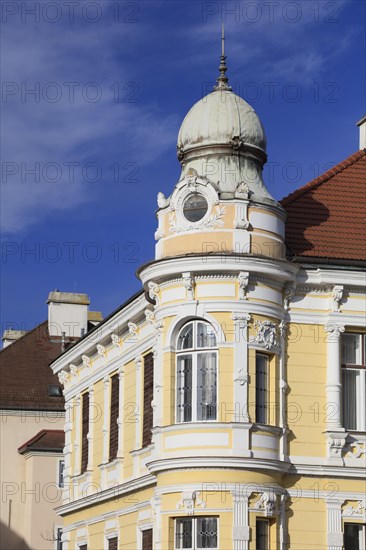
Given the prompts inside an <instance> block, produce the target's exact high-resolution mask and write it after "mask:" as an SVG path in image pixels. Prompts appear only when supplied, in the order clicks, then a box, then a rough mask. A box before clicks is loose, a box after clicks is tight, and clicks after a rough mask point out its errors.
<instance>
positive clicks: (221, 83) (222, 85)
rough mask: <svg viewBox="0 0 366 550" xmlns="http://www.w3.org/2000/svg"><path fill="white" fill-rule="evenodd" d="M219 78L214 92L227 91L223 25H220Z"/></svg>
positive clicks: (228, 87) (227, 80)
mask: <svg viewBox="0 0 366 550" xmlns="http://www.w3.org/2000/svg"><path fill="white" fill-rule="evenodd" d="M219 71H220V76H219V77H218V79H217V84H216V86H214V90H229V91H231V86H229V85H228V82H229V79H228V77H227V76H226V71H227V66H226V55H225V25H224V23H221V59H220V66H219Z"/></svg>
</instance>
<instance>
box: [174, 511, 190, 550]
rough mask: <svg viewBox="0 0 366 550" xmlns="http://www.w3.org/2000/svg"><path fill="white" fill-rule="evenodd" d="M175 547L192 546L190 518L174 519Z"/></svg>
mask: <svg viewBox="0 0 366 550" xmlns="http://www.w3.org/2000/svg"><path fill="white" fill-rule="evenodd" d="M175 547H176V549H177V550H178V549H179V550H180V549H181V548H192V520H191V519H188V518H182V519H176V520H175Z"/></svg>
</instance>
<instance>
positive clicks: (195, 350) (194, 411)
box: [175, 319, 219, 424]
mask: <svg viewBox="0 0 366 550" xmlns="http://www.w3.org/2000/svg"><path fill="white" fill-rule="evenodd" d="M199 323H201V324H203V325H207V326H209V327H210V328H211V329H212V331H213V332H214V334H215V337H216V346H213V347H206V348H203V347H202V348H199V347H198V346H197V325H198V324H199ZM190 324H192V325H193V340H192V347H191V348H187V349H178V341H179V337H180V334H181V332H182V330H183V329H184V328H185V327H187V326H188V325H190ZM175 350H176V361H175V363H176V364H175V382H176V392H175V400H176V403H175V422H176V424H189V423H192V422H217V421H218V403H219V354H218V336H217V333H216V330H215V329H214V327H213V326H212V325H211V324H210V323H208V322H207V321H205V320H203V319H192V320H190V321H188V322H187V323H185V324H184V325H183V326H182V327H181V328H180V330H179V332H178V335H177V340H176V347H175ZM206 353H207V354H208V353H212V354H214V355H215V358H216V363H215V366H216V418H214V419H210V420H197V365H198V355H199V354H206ZM184 355H190V356H191V357H192V403H191V405H192V418H191V420H181V419H180V414H181V412H180V411H179V410H178V402H179V401H178V383H179V378H178V360H179V357H182V356H184ZM182 402H183V401H182Z"/></svg>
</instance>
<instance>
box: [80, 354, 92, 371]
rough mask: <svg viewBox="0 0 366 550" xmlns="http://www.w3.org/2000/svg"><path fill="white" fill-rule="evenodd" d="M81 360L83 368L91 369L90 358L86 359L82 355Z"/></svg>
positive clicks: (85, 356) (86, 357)
mask: <svg viewBox="0 0 366 550" xmlns="http://www.w3.org/2000/svg"><path fill="white" fill-rule="evenodd" d="M81 360H82V362H83V366H84V367H88V368H89V369H91V367H92V362H91V359H90V357H88V356H87V355H82V356H81Z"/></svg>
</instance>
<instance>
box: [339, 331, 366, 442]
mask: <svg viewBox="0 0 366 550" xmlns="http://www.w3.org/2000/svg"><path fill="white" fill-rule="evenodd" d="M349 335H353V336H358V337H359V341H360V343H361V346H360V352H361V363H360V364H357V363H354V364H353V363H346V362H344V361H343V342H344V339H346V338H347V337H348V336H349ZM365 346H366V334H365V333H362V332H354V331H347V332H345V333H344V334H342V336H341V379H342V400H341V403H342V406H341V409H342V410H341V415H342V425H343V427H344V428H345V429H346V430H348V431H350V432H360V433H364V432H366V403H365V401H366V400H365V399H364V398H363V397H364V396H363V393H362V392H363V389H364V388H365V387H366V350H365ZM350 371H357V373H358V376H357V379H356V423H357V427H356V428H350V427H349V426H348V425H347V423H346V420H345V416H346V415H345V407H344V382H343V373H344V372H350Z"/></svg>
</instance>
